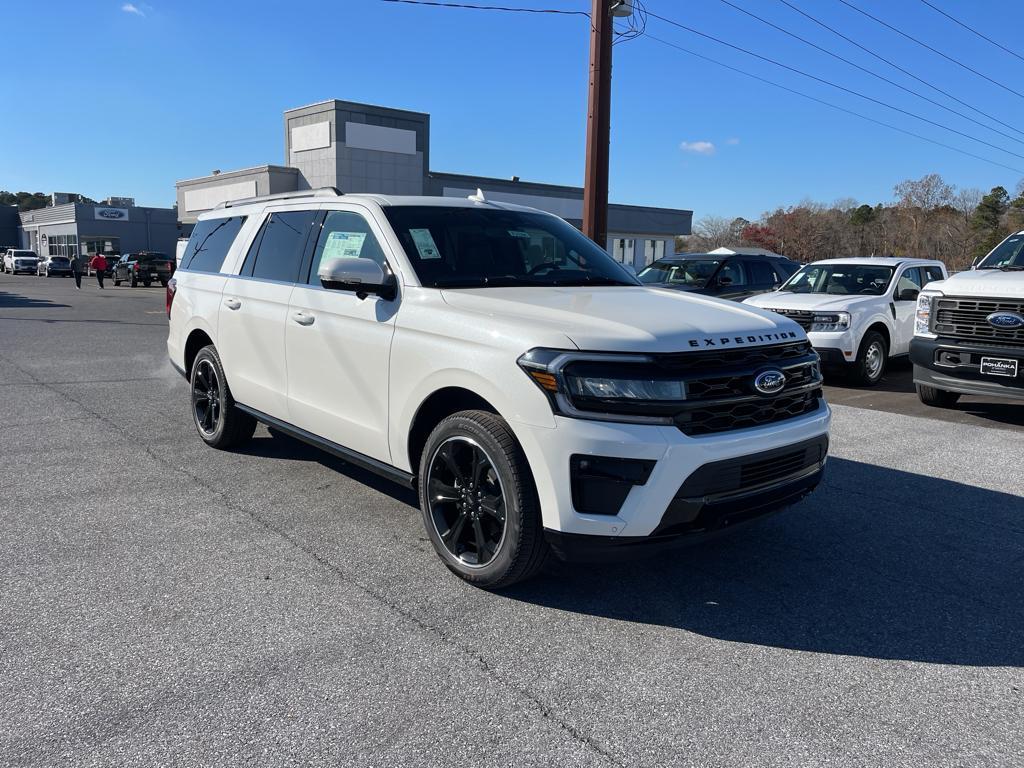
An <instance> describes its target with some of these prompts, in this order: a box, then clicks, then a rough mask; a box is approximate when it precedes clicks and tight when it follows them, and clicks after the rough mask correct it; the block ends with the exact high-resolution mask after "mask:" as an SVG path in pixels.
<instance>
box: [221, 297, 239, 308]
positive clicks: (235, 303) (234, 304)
mask: <svg viewBox="0 0 1024 768" xmlns="http://www.w3.org/2000/svg"><path fill="white" fill-rule="evenodd" d="M224 306H225V307H227V308H228V309H239V308H240V307H241V306H242V302H240V301H239V300H238V299H224Z"/></svg>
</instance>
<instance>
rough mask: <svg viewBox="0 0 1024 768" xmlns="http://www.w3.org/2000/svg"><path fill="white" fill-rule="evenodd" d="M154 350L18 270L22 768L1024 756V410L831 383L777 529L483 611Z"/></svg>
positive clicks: (476, 598)
mask: <svg viewBox="0 0 1024 768" xmlns="http://www.w3.org/2000/svg"><path fill="white" fill-rule="evenodd" d="M165 337H166V318H165V315H164V313H163V290H162V289H160V288H151V289H144V288H137V289H130V288H125V287H122V288H117V289H114V288H112V287H110V286H109V284H108V287H107V289H106V290H104V291H99V290H98V289H97V288H96V286H95V282H94V281H89V282H88V283H86V285H84V286H83V289H82V291H75V290H74V284H73V283H72V282H71V281H70V280H60V279H52V280H46V279H43V278H35V277H27V276H25V277H11V276H9V275H0V525H2V535H0V765H12V766H13V765H18V766H53V765H64V764H67V765H96V766H99V765H116V766H134V765H140V766H142V765H145V766H158V765H160V766H163V765H182V766H200V765H203V766H207V765H260V766H269V765H292V764H294V765H328V764H330V765H360V766H377V765H410V766H413V765H415V766H423V765H453V764H474V765H484V766H492V765H507V766H513V765H514V766H527V765H537V766H551V765H559V766H575V765H579V766H591V765H609V766H682V765H695V766H696V765H702V766H704V765H713V766H782V765H829V766H887V767H890V766H922V765H943V766H946V765H948V766H954V765H956V766H993V765H1006V766H1010V765H1021V764H1022V763H1024V732H1022V729H1021V723H1022V722H1024V672H1022V667H1024V579H1022V572H1024V473H1022V472H1021V470H1020V466H1021V464H1020V457H1021V456H1022V455H1024V409H1021V408H1018V409H1017V411H1016V412H1015V411H1014V410H1013V409H1012V408H1010V407H1008V406H1005V405H998V404H995V405H986V404H983V403H980V402H976V401H973V400H966V401H965V403H964V404H962V405H961V406H960V407H959V408H958V409H957V410H955V411H950V412H948V413H947V412H942V411H934V410H933V409H924V408H923V407H922V406H920V405H919V404H918V402H917V399H916V396H914V395H913V394H912V393H910V392H909V391H908V390H909V388H908V387H907V384H906V380H907V379H908V378H909V371H908V370H907V369H902V370H901V369H900V368H898V367H897V369H896V370H894V372H893V373H892V374H891V375H890V376H889V377H888V378H887V380H886V381H885V382H884V384H883V386H882V388H881V389H879V390H870V391H867V390H858V389H853V388H844V387H830V391H829V397H830V399H831V400H832V402H833V403H835V404H836V405H835V406H834V410H835V425H834V432H833V458H832V459H831V460H830V464H829V468H828V473H827V479H826V480H825V481H824V483H823V486H822V487H821V488H820V489H819V490H818V491H817V492H816V493H815V494H813V495H812V496H811V497H809V498H808V499H806V500H804V501H803V502H801V503H800V504H799V505H797V506H796V507H794V508H793V509H791V510H790V511H788V512H787V513H785V514H783V515H779V516H776V517H773V518H770V519H768V520H765V521H763V522H762V523H760V524H758V525H757V526H755V527H751V528H749V529H747V530H746V531H745V532H743V533H739V534H737V535H735V536H733V537H731V538H728V539H723V540H719V541H717V542H715V543H713V544H709V545H707V546H705V547H703V548H700V549H691V550H686V551H684V552H682V553H678V554H675V555H672V556H669V557H665V558H662V559H659V560H655V561H650V562H645V563H633V564H622V565H614V566H612V565H606V566H594V567H587V568H583V567H567V566H555V567H554V568H552V569H551V570H550V571H549V572H548V573H546V574H544V575H543V576H542V577H541V578H539V579H537V580H535V581H532V582H529V583H527V584H524V585H520V586H518V587H516V588H514V589H512V590H510V591H507V592H504V593H501V594H490V593H486V592H481V591H478V590H475V589H473V588H471V587H468V586H466V585H464V584H463V583H461V582H460V581H458V580H456V579H455V578H454V577H452V576H450V575H449V574H448V572H447V571H446V570H445V569H444V567H443V566H442V565H441V563H440V562H439V561H438V559H437V558H436V557H435V556H434V554H433V552H432V550H431V548H430V545H429V542H427V541H426V539H425V536H424V533H423V530H422V527H421V523H420V518H419V513H418V510H417V509H416V507H415V498H414V497H413V496H412V494H410V493H407V492H403V491H401V490H400V489H397V488H394V487H392V486H389V485H388V484H387V483H385V482H384V481H381V480H378V479H376V478H375V477H373V476H370V475H367V474H365V473H363V472H361V471H359V470H357V469H354V468H351V467H349V466H346V465H345V464H344V463H342V462H340V461H338V460H335V459H333V458H331V457H329V456H326V455H324V454H320V453H318V452H316V451H314V450H312V449H309V448H306V447H305V446H303V445H301V444H299V443H296V442H294V441H292V440H290V439H288V438H285V437H283V436H279V435H277V436H275V435H272V434H270V433H269V432H268V431H267V430H266V429H264V428H262V427H261V428H260V429H259V430H258V431H257V434H256V439H255V440H254V441H253V442H252V444H251V445H250V446H248V447H247V448H246V449H245V451H244V452H241V453H222V452H216V451H212V450H210V449H208V448H206V447H205V446H204V445H203V444H202V443H201V442H200V440H199V439H198V438H197V437H196V435H195V434H194V430H193V427H192V424H191V422H190V419H189V415H188V411H187V407H186V396H187V391H186V385H185V383H184V381H183V380H182V379H181V378H180V377H179V376H178V375H177V374H175V373H174V372H173V371H172V369H171V368H170V366H169V365H168V364H167V362H166V354H165V349H164V340H165ZM940 416H941V417H942V418H938V417H940Z"/></svg>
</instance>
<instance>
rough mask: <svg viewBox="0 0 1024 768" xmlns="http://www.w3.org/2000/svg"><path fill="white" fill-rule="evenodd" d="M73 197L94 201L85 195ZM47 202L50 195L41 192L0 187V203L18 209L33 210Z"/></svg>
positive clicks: (93, 202) (79, 200) (85, 201)
mask: <svg viewBox="0 0 1024 768" xmlns="http://www.w3.org/2000/svg"><path fill="white" fill-rule="evenodd" d="M75 198H76V200H77V201H78V202H80V203H89V204H95V203H96V201H95V200H92V199H90V198H88V197H86V196H85V195H76V196H75ZM49 204H50V196H49V195H47V194H44V193H42V192H8V191H7V190H6V189H0V205H16V206H18V210H19V211H34V210H37V209H39V208H45V207H46V206H48V205H49Z"/></svg>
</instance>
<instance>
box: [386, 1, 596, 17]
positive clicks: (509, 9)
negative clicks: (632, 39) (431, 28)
mask: <svg viewBox="0 0 1024 768" xmlns="http://www.w3.org/2000/svg"><path fill="white" fill-rule="evenodd" d="M381 2H382V3H404V4H406V5H429V6H432V7H434V8H462V9H468V10H472V11H505V12H506V13H553V14H558V15H561V16H586V17H587V18H588V19H589V18H590V14H589V13H587V12H586V11H565V10H559V9H556V8H513V7H510V6H504V5H474V4H472V3H442V2H439V1H438V0H381Z"/></svg>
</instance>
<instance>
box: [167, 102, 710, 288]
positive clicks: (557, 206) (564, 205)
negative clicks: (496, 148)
mask: <svg viewBox="0 0 1024 768" xmlns="http://www.w3.org/2000/svg"><path fill="white" fill-rule="evenodd" d="M284 157H285V165H284V166H273V165H264V166H258V167H255V168H247V169H243V170H239V171H231V172H228V173H218V174H214V175H210V176H203V177H200V178H195V179H187V180H184V181H179V182H178V183H177V195H178V197H177V199H178V212H179V216H180V219H181V221H182V222H184V223H189V224H190V223H193V222H195V221H196V218H197V217H198V216H199V215H200V214H201V213H202V212H204V211H207V210H210V209H212V208H214V207H216V205H217V204H219V203H221V202H224V201H227V200H237V199H242V198H246V197H255V196H257V195H265V194H273V193H275V192H290V191H293V190H302V189H316V188H318V187H337V188H338V189H340V190H341V191H342V192H353V193H355V192H369V193H378V194H387V195H437V196H442V197H466V196H467V195H471V194H473V193H475V192H476V191H477V189H481V190H483V192H484V195H485V196H486V197H487V198H488V199H491V200H495V201H498V202H508V203H516V204H519V205H528V206H532V207H534V208H539V209H541V210H545V211H549V212H550V213H554V214H556V215H558V216H561V217H562V218H564V219H567V220H568V221H570V222H572V223H573V224H576V225H577V226H580V224H581V223H582V217H583V189H582V188H580V187H570V186H562V185H555V184H543V183H537V182H526V181H520V180H519V179H518V178H513V179H496V178H488V177H483V176H473V175H468V174H456V173H441V172H434V171H431V169H430V115H428V114H426V113H423V112H410V111H408V110H402V109H392V108H390V107H380V106H374V105H370V104H357V103H355V102H349V101H338V100H336V99H332V100H329V101H323V102H320V103H317V104H311V105H309V106H305V107H299V108H297V109H290V110H287V111H286V112H285V113H284ZM692 217H693V212H692V211H689V210H680V209H673V208H652V207H648V206H637V205H618V204H612V205H610V206H609V209H608V230H609V232H608V241H607V243H605V246H606V247H607V249H608V252H609V253H610V254H612V255H613V256H614V257H615V258H616V259H617V260H618V261H620V262H623V263H627V264H631V265H633V266H634V267H637V268H640V267H642V266H644V265H646V264H649V263H650V262H651V261H654V260H655V259H658V258H661V257H663V256H666V255H670V254H672V253H673V251H674V250H675V248H674V245H675V242H674V240H675V237H676V235H688V234H690V225H691V221H692Z"/></svg>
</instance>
